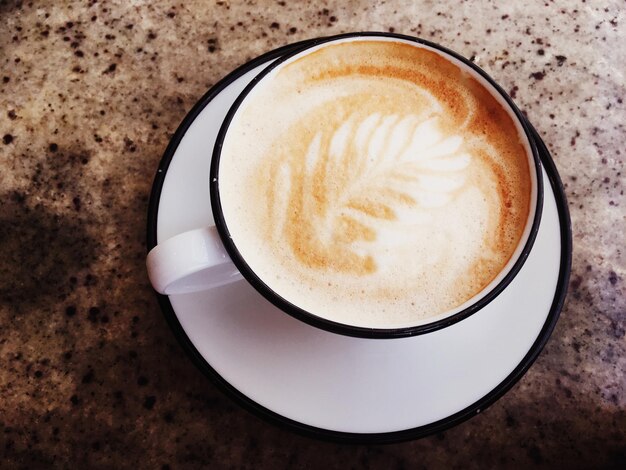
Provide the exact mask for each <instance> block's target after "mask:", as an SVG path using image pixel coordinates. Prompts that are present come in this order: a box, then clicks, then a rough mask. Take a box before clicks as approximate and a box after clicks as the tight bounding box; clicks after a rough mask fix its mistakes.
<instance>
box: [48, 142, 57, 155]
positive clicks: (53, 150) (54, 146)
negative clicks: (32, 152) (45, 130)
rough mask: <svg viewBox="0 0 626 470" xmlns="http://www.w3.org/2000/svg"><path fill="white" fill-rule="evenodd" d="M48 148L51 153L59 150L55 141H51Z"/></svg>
mask: <svg viewBox="0 0 626 470" xmlns="http://www.w3.org/2000/svg"><path fill="white" fill-rule="evenodd" d="M48 149H49V150H50V151H51V152H52V153H54V152H56V151H57V150H59V146H58V144H56V143H54V142H52V143H51V144H50V145H48Z"/></svg>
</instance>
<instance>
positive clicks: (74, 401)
mask: <svg viewBox="0 0 626 470" xmlns="http://www.w3.org/2000/svg"><path fill="white" fill-rule="evenodd" d="M70 402H71V403H72V405H74V406H78V405H79V403H80V398H78V395H72V396H71V397H70Z"/></svg>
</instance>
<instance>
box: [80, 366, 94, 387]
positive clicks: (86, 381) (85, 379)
mask: <svg viewBox="0 0 626 470" xmlns="http://www.w3.org/2000/svg"><path fill="white" fill-rule="evenodd" d="M94 377H95V374H94V372H93V369H89V370H88V371H87V373H86V374H85V375H83V378H82V379H81V382H82V383H84V384H90V383H91V382H93V379H94Z"/></svg>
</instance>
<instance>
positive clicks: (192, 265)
mask: <svg viewBox="0 0 626 470" xmlns="http://www.w3.org/2000/svg"><path fill="white" fill-rule="evenodd" d="M381 38H382V39H384V40H392V41H394V40H395V41H400V42H405V43H409V44H412V45H415V46H416V47H426V48H430V49H433V50H435V51H436V52H438V53H439V54H441V55H443V56H447V57H448V58H449V59H450V61H452V62H454V63H455V64H457V65H458V66H459V67H462V68H464V69H466V70H467V71H468V73H471V74H472V75H473V76H475V77H476V78H477V79H479V80H480V81H481V82H482V83H483V84H485V87H486V88H487V89H489V90H490V91H491V92H492V94H493V95H494V96H495V97H496V98H497V99H498V100H499V101H500V102H501V104H502V105H503V107H504V108H506V109H507V110H508V112H509V114H510V115H511V117H512V118H513V119H514V121H515V122H516V125H518V128H519V129H520V135H525V136H526V138H527V144H528V148H529V149H530V152H529V167H530V172H531V186H532V195H531V211H530V214H529V217H528V221H527V224H526V229H525V231H524V234H523V236H522V239H521V241H520V243H519V245H518V247H517V249H516V251H515V252H514V254H513V257H512V258H511V260H510V262H509V263H508V264H507V266H506V267H505V268H504V270H503V271H502V272H501V273H500V274H499V275H498V276H497V277H496V279H495V280H494V281H493V282H491V283H490V284H489V285H488V286H487V287H486V288H485V289H484V290H483V291H481V293H479V294H478V295H476V296H475V297H474V298H473V299H470V301H468V302H467V303H466V304H464V305H463V306H461V307H459V308H456V309H454V310H453V311H450V312H446V313H445V314H443V315H438V316H437V317H435V319H434V320H433V321H426V322H422V323H421V324H419V325H414V326H412V327H405V328H389V329H386V328H377V329H372V328H363V327H357V326H353V325H345V324H339V323H335V322H332V321H329V320H325V319H322V318H320V317H317V316H316V315H315V314H314V312H307V311H304V310H302V309H300V308H299V307H298V306H296V305H293V304H291V303H290V302H288V301H286V300H285V299H283V298H281V297H280V296H278V294H276V293H275V292H273V291H272V290H271V288H269V287H268V286H267V285H266V284H265V283H264V282H263V281H262V279H259V278H258V277H257V276H256V274H255V273H254V272H253V271H252V270H251V269H250V268H249V267H248V265H247V263H246V262H245V260H244V259H243V258H241V255H240V254H239V252H238V251H237V249H236V247H235V246H234V244H233V242H232V240H230V236H229V233H228V230H227V228H226V226H225V222H224V218H223V214H222V213H221V206H220V204H219V187H218V185H217V178H216V177H215V176H216V175H217V166H218V165H217V163H218V162H219V158H220V153H221V147H222V143H223V141H224V139H225V138H227V134H228V127H229V124H230V122H231V121H232V119H233V117H234V115H235V114H236V112H237V110H238V109H239V107H240V105H241V104H242V102H243V101H244V100H245V98H246V96H247V95H248V93H249V92H250V90H252V89H253V88H254V87H255V86H256V85H257V84H258V83H260V82H261V81H262V80H263V79H264V77H266V76H267V75H268V74H269V72H271V71H273V70H274V69H276V68H279V67H281V65H282V64H284V63H286V62H290V61H291V60H293V59H294V58H296V57H301V56H304V55H306V54H309V53H311V52H312V51H314V50H317V49H318V48H321V47H324V46H326V45H328V44H332V43H335V42H338V41H359V40H364V39H365V40H366V39H381ZM541 181H542V179H541V163H540V160H539V156H538V152H537V149H536V146H535V143H534V139H533V138H532V136H531V133H530V130H529V129H528V126H527V124H526V121H525V119H524V117H523V116H522V114H521V112H520V111H519V110H518V109H517V107H516V106H515V104H514V103H513V102H512V100H511V99H510V98H509V97H508V96H507V95H506V93H505V92H504V91H503V90H502V89H501V88H500V87H499V86H498V85H497V84H496V83H495V82H494V81H493V80H492V79H491V78H490V77H489V76H488V75H487V74H486V73H485V72H484V71H482V70H481V69H480V68H478V67H477V66H476V65H475V64H473V63H472V62H470V61H468V60H467V59H465V58H463V57H461V56H459V55H458V54H456V53H454V52H452V51H450V50H448V49H445V48H443V47H441V46H439V45H436V44H433V43H430V42H428V41H424V40H421V39H417V38H412V37H408V36H401V35H396V34H391V33H349V34H343V35H339V36H332V37H327V38H320V39H318V40H313V41H311V42H307V43H306V44H305V45H303V46H302V47H301V48H298V49H296V50H295V51H293V52H290V53H287V54H286V55H285V56H283V57H281V58H279V59H277V60H276V61H274V62H273V63H271V64H270V65H268V66H267V67H266V68H265V69H264V70H263V71H262V72H261V73H260V74H259V75H258V76H257V77H256V78H255V79H254V80H253V81H252V82H251V83H250V85H248V86H247V87H246V89H245V90H244V91H243V92H242V93H241V95H240V96H239V97H238V98H237V100H236V101H235V103H234V104H233V106H232V107H231V109H230V111H229V112H228V115H227V117H226V119H225V120H224V122H223V123H222V126H221V129H220V132H219V134H218V138H217V141H216V144H215V148H214V152H213V160H212V165H211V175H210V178H209V181H208V187H209V189H210V194H211V200H212V201H211V202H212V208H213V215H214V218H215V221H216V224H217V226H207V227H203V228H200V229H196V230H191V231H188V232H185V233H181V234H179V235H176V236H174V237H172V238H170V239H168V240H165V241H163V242H160V243H159V244H158V245H157V246H155V247H154V248H153V249H152V250H151V251H150V252H149V253H148V257H147V268H148V276H149V278H150V282H151V283H152V286H153V287H154V289H155V290H156V291H157V292H158V293H160V294H165V295H172V294H186V293H191V292H196V291H200V290H207V289H211V288H216V287H219V286H222V285H225V284H228V283H231V282H234V281H238V280H241V279H243V278H245V279H247V280H248V281H249V282H250V283H251V284H252V285H253V286H254V287H255V288H256V289H257V290H258V291H259V292H260V293H261V294H263V295H264V296H265V297H266V298H267V299H268V300H269V301H271V302H272V303H274V304H275V305H276V306H278V307H279V308H281V309H282V310H284V311H285V312H286V313H288V314H290V315H292V316H294V317H296V318H298V319H300V320H303V321H305V322H307V323H310V324H313V325H315V326H318V327H321V328H323V329H326V330H329V331H333V332H337V333H342V334H347V335H352V336H360V337H373V338H392V337H402V336H412V335H416V334H422V333H427V332H429V331H434V330H437V329H440V328H442V327H445V326H448V325H451V324H453V323H456V322H457V321H460V320H462V319H463V318H466V317H468V316H469V315H471V314H473V313H475V312H476V311H478V310H480V309H481V308H482V307H484V306H485V305H486V304H487V303H489V302H490V301H491V300H493V298H495V297H496V296H497V295H498V294H499V293H500V292H502V290H504V288H505V287H506V286H507V285H508V284H509V283H510V282H511V280H512V279H513V278H514V277H515V275H516V274H517V272H518V271H519V270H520V268H521V266H522V265H523V263H524V261H525V260H526V258H527V257H528V254H529V253H530V250H531V248H532V244H533V242H534V239H535V236H536V233H537V230H538V228H539V221H540V214H541V207H542V201H543V188H542V182H541ZM207 197H209V195H207ZM216 200H218V202H217V203H216ZM220 224H221V226H220Z"/></svg>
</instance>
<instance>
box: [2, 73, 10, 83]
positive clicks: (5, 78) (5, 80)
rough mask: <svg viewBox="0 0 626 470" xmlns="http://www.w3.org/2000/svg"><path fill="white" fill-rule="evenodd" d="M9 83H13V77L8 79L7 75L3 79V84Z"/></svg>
mask: <svg viewBox="0 0 626 470" xmlns="http://www.w3.org/2000/svg"><path fill="white" fill-rule="evenodd" d="M9 81H11V77H7V76H6V75H5V76H4V77H2V82H3V83H9Z"/></svg>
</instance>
